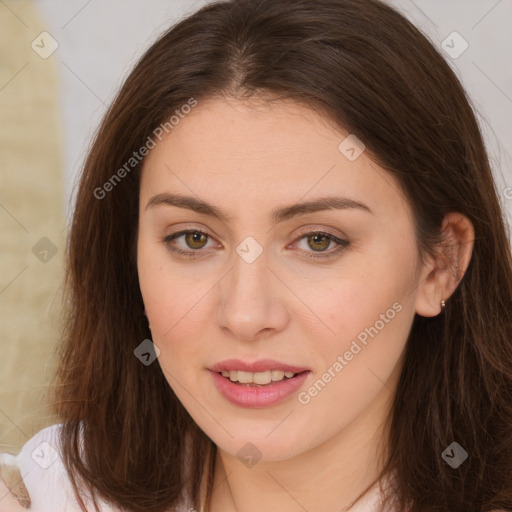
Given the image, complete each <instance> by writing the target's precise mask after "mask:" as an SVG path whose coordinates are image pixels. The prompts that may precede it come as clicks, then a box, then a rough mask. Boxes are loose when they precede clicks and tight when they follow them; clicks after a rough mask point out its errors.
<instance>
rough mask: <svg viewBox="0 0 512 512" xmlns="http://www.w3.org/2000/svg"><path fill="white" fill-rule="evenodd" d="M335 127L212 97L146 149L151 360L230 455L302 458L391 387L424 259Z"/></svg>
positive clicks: (381, 186)
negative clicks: (156, 353)
mask: <svg viewBox="0 0 512 512" xmlns="http://www.w3.org/2000/svg"><path fill="white" fill-rule="evenodd" d="M348 136H349V133H347V132H343V131H340V130H337V129H334V128H333V127H332V126H331V125H329V124H328V123H327V122H325V119H324V118H323V117H322V116H321V115H319V114H317V113H315V112H314V111H311V110H309V109H307V108H305V107H303V106H301V105H299V104H296V103H293V102H291V101H281V102H280V103H278V104H275V105H274V106H273V107H272V108H271V109H269V108H261V107H260V108H257V109H255V108H254V106H249V105H247V104H243V103H239V102H235V101H234V100H233V101H230V102H227V101H225V100H214V99H211V100H208V101H200V102H199V103H198V104H197V106H196V107H195V108H193V109H192V110H191V112H190V113H189V114H187V115H186V116H184V118H183V119H181V120H180V122H179V124H177V125H176V126H175V127H174V129H173V130H172V131H170V133H169V134H168V135H167V136H166V137H165V138H162V140H161V141H160V142H158V143H157V145H156V147H155V148H154V149H152V150H151V151H150V153H149V155H148V156H147V158H146V161H145V164H144V169H143V173H142V178H141V187H140V217H139V234H138V253H137V254H138V272H139V280H140V287H141V290H142V295H143V299H144V304H145V308H146V313H147V316H148V321H149V323H150V324H151V331H152V335H153V341H154V343H155V345H156V346H157V347H158V349H159V350H160V355H159V358H158V360H157V361H158V363H159V364H160V366H161V368H162V370H163V372H164V375H165V377H166V379H167V381H168V382H169V385H170V386H171V388H172V389H173V391H174V392H175V394H176V395H177V396H178V398H179V399H180V401H181V402H182V403H183V405H184V406H185V408H186V409H187V410H188V412H189V413H190V415H191V416H192V417H193V418H194V420H195V421H196V423H197V424H198V425H199V426H200V427H201V428H202V430H203V431H204V432H205V433H206V434H207V435H208V436H209V437H210V438H211V439H212V440H213V441H214V442H215V444H217V446H219V447H220V448H221V449H223V450H224V451H226V452H228V453H230V454H232V455H236V454H239V455H242V456H243V455H244V453H245V452H249V453H248V455H249V456H254V457H258V458H259V457H261V458H262V459H264V460H283V459H287V458H290V457H292V456H296V455H299V454H301V453H304V452H306V451H307V450H310V449H312V448H315V447H317V446H319V445H321V444H323V443H325V442H327V441H329V440H330V439H332V438H334V437H335V436H336V435H338V434H339V435H342V433H343V431H344V429H346V428H347V427H348V426H349V425H350V424H352V423H353V422H354V421H355V420H360V419H361V418H363V417H364V418H365V421H366V422H372V421H374V420H375V421H380V420H382V408H379V407H378V406H377V404H379V403H380V404H381V403H383V402H384V401H389V400H390V399H391V397H392V395H393V392H394V386H395V383H396V379H397V377H398V375H399V370H400V356H401V355H402V353H403V350H404V346H405V343H406V340H407V336H408V333H409V331H410V328H411V325H412V321H413V317H414V314H415V308H416V305H415V303H416V300H417V295H418V286H419V284H420V279H421V273H422V272H421V270H422V269H421V265H420V262H419V256H418V251H417V245H416V239H415V234H414V229H413V225H412V218H411V213H410V210H409V207H408V205H407V203H406V201H405V199H404V198H403V196H402V195H401V193H400V192H399V189H398V187H397V185H396V183H395V181H394V179H393V178H392V176H391V175H390V174H389V173H387V172H385V171H384V170H383V169H382V168H380V167H379V166H377V165H376V164H375V163H373V162H372V161H371V160H370V159H369V157H368V155H367V153H366V152H365V151H364V149H363V147H361V146H359V145H358V144H357V140H355V139H353V137H352V136H350V137H349V138H348V139H347V137H348ZM361 151H362V152H361ZM359 153H361V154H359ZM178 196H184V197H186V199H179V201H177V199H178ZM327 197H329V198H331V202H328V201H327V200H326V199H325V198H327ZM321 198H322V200H321V201H319V200H320V199H321ZM180 205H181V206H180ZM207 205H208V206H207ZM330 206H332V207H330ZM185 230H190V233H189V234H187V233H185V234H183V231H185ZM318 232H320V233H318ZM325 234H327V236H326V235H325ZM179 251H183V254H181V253H180V252H179ZM155 364H157V363H155ZM222 370H224V376H223V375H222ZM238 370H240V371H241V372H240V373H237V372H238ZM249 370H252V371H249ZM284 372H286V373H284ZM288 372H292V373H288ZM292 374H295V376H294V377H291V378H289V377H290V376H291V375H292ZM271 379H274V380H272V381H271ZM240 381H242V382H240ZM269 381H271V382H270V384H269V383H268V382H269ZM257 383H259V385H255V384H257ZM247 443H251V444H250V445H249V444H247ZM244 450H245V452H244ZM251 451H252V453H250V452H251Z"/></svg>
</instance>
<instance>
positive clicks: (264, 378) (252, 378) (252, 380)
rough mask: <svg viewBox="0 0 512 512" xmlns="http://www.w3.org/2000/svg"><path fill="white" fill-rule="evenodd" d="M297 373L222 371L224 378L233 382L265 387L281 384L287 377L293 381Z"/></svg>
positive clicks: (279, 371)
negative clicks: (276, 383)
mask: <svg viewBox="0 0 512 512" xmlns="http://www.w3.org/2000/svg"><path fill="white" fill-rule="evenodd" d="M294 375H295V373H293V372H283V371H282V370H267V371H265V372H244V371H242V370H231V371H228V370H222V376H223V377H226V378H228V379H229V380H230V381H231V382H239V383H240V384H257V385H260V386H265V385H267V384H270V383H271V382H279V381H281V380H283V379H284V378H285V377H286V378H288V379H291V378H292V377H293V376H294Z"/></svg>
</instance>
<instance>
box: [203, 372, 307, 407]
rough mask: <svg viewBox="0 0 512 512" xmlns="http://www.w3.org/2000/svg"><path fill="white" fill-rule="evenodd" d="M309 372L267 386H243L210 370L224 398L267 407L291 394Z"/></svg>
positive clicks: (241, 405)
mask: <svg viewBox="0 0 512 512" xmlns="http://www.w3.org/2000/svg"><path fill="white" fill-rule="evenodd" d="M310 373H311V372H309V371H305V372H302V373H299V374H297V375H296V376H295V377H292V378H291V379H285V380H282V381H279V382H276V383H275V384H269V385H267V386H260V387H258V386H245V385H243V384H234V383H233V382H231V381H230V380H229V378H226V377H223V376H222V375H221V374H219V373H216V372H211V374H212V376H213V382H214V383H215V385H216V386H217V389H218V390H219V392H220V393H221V394H222V396H223V397H224V398H226V399H227V400H229V401H230V402H231V403H232V404H234V405H238V406H240V407H250V408H257V407H269V406H271V405H275V404H278V403H280V402H282V401H284V400H286V399H287V398H289V397H290V396H291V395H293V394H294V393H295V392H296V391H297V390H298V389H299V388H300V387H301V386H302V384H304V381H305V380H306V379H307V377H308V375H309V374H310Z"/></svg>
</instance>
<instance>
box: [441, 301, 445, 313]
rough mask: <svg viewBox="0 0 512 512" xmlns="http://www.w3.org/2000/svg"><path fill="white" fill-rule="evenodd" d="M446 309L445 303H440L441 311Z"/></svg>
mask: <svg viewBox="0 0 512 512" xmlns="http://www.w3.org/2000/svg"><path fill="white" fill-rule="evenodd" d="M445 307H446V302H445V301H444V300H442V301H441V311H442V310H443V309H444V308H445Z"/></svg>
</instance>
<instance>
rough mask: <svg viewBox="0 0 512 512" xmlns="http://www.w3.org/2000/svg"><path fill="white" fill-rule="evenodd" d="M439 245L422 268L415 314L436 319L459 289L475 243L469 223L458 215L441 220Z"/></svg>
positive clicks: (450, 215) (451, 214) (470, 223)
mask: <svg viewBox="0 0 512 512" xmlns="http://www.w3.org/2000/svg"><path fill="white" fill-rule="evenodd" d="M441 231H442V237H443V238H442V241H441V243H440V244H439V246H438V247H437V248H436V250H435V256H432V257H431V258H430V259H429V261H428V262H427V263H426V264H425V265H424V267H423V270H422V273H421V278H420V282H419V285H418V294H417V297H416V313H417V314H418V315H420V316H424V317H434V316H437V315H439V314H440V313H441V312H442V311H443V309H444V308H445V307H446V303H447V302H448V299H449V297H450V296H451V295H452V294H453V293H454V292H455V290H456V289H457V287H458V286H459V284H460V282H461V280H462V277H463V276H464V273H465V272H466V269H467V268H468V266H469V263H470V261H471V256H472V254H473V246H474V239H475V230H474V227H473V224H472V222H471V221H470V220H469V219H468V218H467V217H466V216H464V215H462V214H461V213H457V212H453V213H449V214H447V215H446V216H445V218H444V219H443V223H442V227H441Z"/></svg>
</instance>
